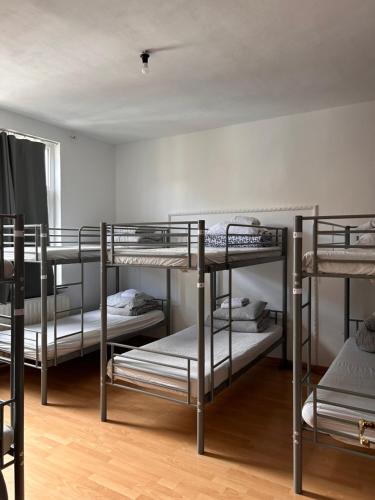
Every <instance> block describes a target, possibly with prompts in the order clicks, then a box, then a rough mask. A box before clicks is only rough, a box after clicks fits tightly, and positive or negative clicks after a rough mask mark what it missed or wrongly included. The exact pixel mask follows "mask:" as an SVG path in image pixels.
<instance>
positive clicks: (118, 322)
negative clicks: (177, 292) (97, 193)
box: [0, 224, 165, 405]
mask: <svg viewBox="0 0 375 500" xmlns="http://www.w3.org/2000/svg"><path fill="white" fill-rule="evenodd" d="M4 231H7V227H4ZM4 234H6V233H4ZM24 255H25V262H27V263H31V264H35V265H39V266H40V280H41V281H40V283H41V296H40V301H41V307H40V316H41V320H40V323H37V324H31V325H27V326H26V328H25V365H26V366H30V367H32V368H36V369H38V370H40V372H41V403H42V404H44V405H45V404H47V398H48V395H47V388H48V386H47V377H48V369H49V368H50V367H52V366H57V365H58V364H61V363H63V362H65V361H68V360H71V359H74V358H77V357H81V356H84V355H86V354H88V353H90V352H93V351H96V350H99V347H100V325H101V321H100V311H99V310H94V311H88V312H86V306H85V264H87V263H90V262H99V260H100V229H99V227H94V226H82V227H80V228H48V227H47V226H46V225H43V224H25V243H24ZM4 256H5V258H6V259H9V260H12V259H13V256H14V242H13V241H12V240H11V239H8V240H7V241H6V242H5V249H4ZM70 264H78V265H79V266H80V272H79V273H78V274H79V275H78V278H77V279H75V280H74V281H70V282H65V283H61V284H57V266H66V265H70ZM50 266H51V267H52V269H53V308H52V309H53V312H52V319H51V320H49V318H48V310H47V309H48V308H47V299H48V285H47V276H48V268H49V267H50ZM119 285H120V277H119V272H118V269H115V286H116V291H117V292H118V291H119ZM69 287H78V288H79V289H80V291H79V296H80V304H79V306H78V307H68V308H62V309H61V308H59V306H58V294H59V293H60V292H61V291H64V290H66V289H67V288H69ZM160 304H161V309H162V308H163V307H165V301H164V300H160ZM164 324H165V315H164V313H163V312H162V311H161V310H155V311H150V312H147V313H145V314H144V315H140V316H134V317H125V316H119V315H110V316H109V322H108V327H109V332H108V335H109V337H110V338H112V339H115V338H116V339H124V338H129V337H130V336H132V335H134V334H136V333H139V332H140V331H142V332H145V331H147V330H151V329H153V328H158V327H161V326H163V325H164ZM10 353H11V332H10V330H2V331H0V360H1V361H3V362H9V359H10Z"/></svg>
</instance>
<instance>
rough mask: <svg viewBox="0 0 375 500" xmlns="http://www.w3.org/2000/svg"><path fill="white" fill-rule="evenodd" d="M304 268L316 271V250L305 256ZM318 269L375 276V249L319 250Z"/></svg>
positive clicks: (328, 271)
mask: <svg viewBox="0 0 375 500" xmlns="http://www.w3.org/2000/svg"><path fill="white" fill-rule="evenodd" d="M302 266H303V270H304V271H305V272H308V273H313V271H314V252H307V253H306V254H305V255H304V256H303V264H302ZM318 271H319V272H320V273H330V274H351V275H358V274H361V275H365V276H375V249H373V248H372V249H363V248H349V249H347V250H345V249H343V250H341V249H340V250H337V249H336V250H319V251H318Z"/></svg>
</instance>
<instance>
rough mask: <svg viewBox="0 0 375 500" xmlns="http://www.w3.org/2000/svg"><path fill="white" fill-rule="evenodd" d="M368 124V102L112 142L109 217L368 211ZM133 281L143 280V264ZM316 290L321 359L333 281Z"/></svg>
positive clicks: (335, 317) (331, 324)
mask: <svg viewBox="0 0 375 500" xmlns="http://www.w3.org/2000/svg"><path fill="white" fill-rule="evenodd" d="M374 130H375V102H371V103H361V104H357V105H352V106H345V107H340V108H334V109H328V110H323V111H317V112H312V113H305V114H299V115H293V116H287V117H281V118H276V119H272V120H264V121H259V122H253V123H245V124H240V125H235V126H230V127H224V128H219V129H214V130H207V131H204V132H198V133H192V134H187V135H180V136H175V137H168V138H162V139H158V140H152V141H142V142H134V143H130V144H125V145H122V146H119V147H117V148H116V217H117V220H118V221H120V222H121V221H130V220H133V221H141V220H157V219H165V218H166V216H167V215H168V213H170V212H175V211H192V210H197V209H203V210H209V209H225V208H230V209H235V208H242V207H245V208H246V207H257V206H261V207H269V206H271V207H272V206H286V205H296V204H304V205H305V204H318V205H319V210H320V213H321V214H323V213H326V214H330V213H332V214H335V213H352V212H353V213H365V212H369V213H371V212H375V207H374V205H375V203H374V186H375V140H374ZM263 221H264V222H267V218H266V216H265V218H264V219H263ZM285 222H289V225H291V224H292V220H291V217H289V221H285ZM158 279H159V280H160V279H162V277H161V275H159V278H158ZM132 280H134V281H135V282H140V283H142V284H144V286H145V287H147V286H148V285H147V278H146V277H145V275H144V271H138V272H134V273H133V274H132ZM130 284H132V285H134V283H130ZM163 285H164V282H161V281H160V282H159V287H160V289H162V288H161V287H162V286H163ZM149 286H153V287H154V286H155V280H154V281H153V285H149ZM321 289H322V294H321V300H320V312H321V321H320V345H319V353H318V354H317V356H316V358H315V361H316V362H318V363H321V364H327V363H328V362H329V360H330V359H331V358H332V357H333V355H334V354H335V353H336V352H337V350H338V349H339V347H340V345H341V343H342V336H341V332H342V322H343V316H342V308H341V306H342V304H341V298H342V284H341V283H338V282H335V283H332V282H331V280H330V281H329V282H328V281H327V280H325V281H324V283H323V282H322V283H321ZM364 290H365V291H364ZM368 290H369V284H368V283H361V286H359V284H355V286H354V292H355V293H354V301H355V305H354V309H355V311H354V312H357V313H358V314H364V313H366V312H367V311H369V310H371V309H375V307H373V305H374V302H373V301H372V303H371V304H369V303H368V300H367V299H368V297H369V293H368ZM365 296H366V301H362V298H363V299H364V297H365ZM178 298H179V300H181V296H179V297H178ZM372 298H373V297H372ZM372 298H371V300H372ZM175 301H176V302H177V297H176V298H175ZM182 301H183V303H182V304H180V306H181V307H179V308H178V309H177V311H179V312H180V313H181V314H183V313H182V311H183V310H184V308H185V306H187V310H188V313H186V314H184V315H183V322H185V323H188V322H189V321H192V320H193V318H194V316H193V314H194V313H193V309H194V304H195V303H194V301H193V303H192V304H191V295H190V296H187V298H186V299H184V297H182ZM362 302H365V305H364V306H363V305H362Z"/></svg>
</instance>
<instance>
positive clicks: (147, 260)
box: [114, 246, 281, 267]
mask: <svg viewBox="0 0 375 500" xmlns="http://www.w3.org/2000/svg"><path fill="white" fill-rule="evenodd" d="M280 255H281V249H280V247H277V246H276V247H261V248H256V247H238V248H233V247H232V248H230V249H229V261H230V262H233V261H239V260H245V259H247V258H251V259H259V258H261V257H275V256H276V257H277V256H280ZM114 261H115V263H116V264H125V265H132V266H156V267H187V266H188V252H187V251H186V247H181V248H145V249H142V248H129V247H126V248H125V247H124V248H121V247H116V248H115V258H114ZM205 262H206V264H221V263H223V262H225V248H214V247H205ZM196 264H197V248H196V247H192V248H191V266H192V267H196Z"/></svg>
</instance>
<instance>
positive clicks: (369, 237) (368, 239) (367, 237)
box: [356, 219, 375, 246]
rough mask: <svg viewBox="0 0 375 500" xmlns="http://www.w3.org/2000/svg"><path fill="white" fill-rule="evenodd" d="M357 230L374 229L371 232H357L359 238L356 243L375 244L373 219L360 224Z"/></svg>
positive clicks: (374, 223)
mask: <svg viewBox="0 0 375 500" xmlns="http://www.w3.org/2000/svg"><path fill="white" fill-rule="evenodd" d="M357 229H358V230H361V229H362V230H363V231H369V230H372V231H374V232H373V233H365V234H358V233H357V234H358V236H359V238H358V241H357V243H356V244H357V245H374V246H375V219H371V220H369V221H367V222H365V223H364V224H361V225H360V226H358V227H357Z"/></svg>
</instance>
